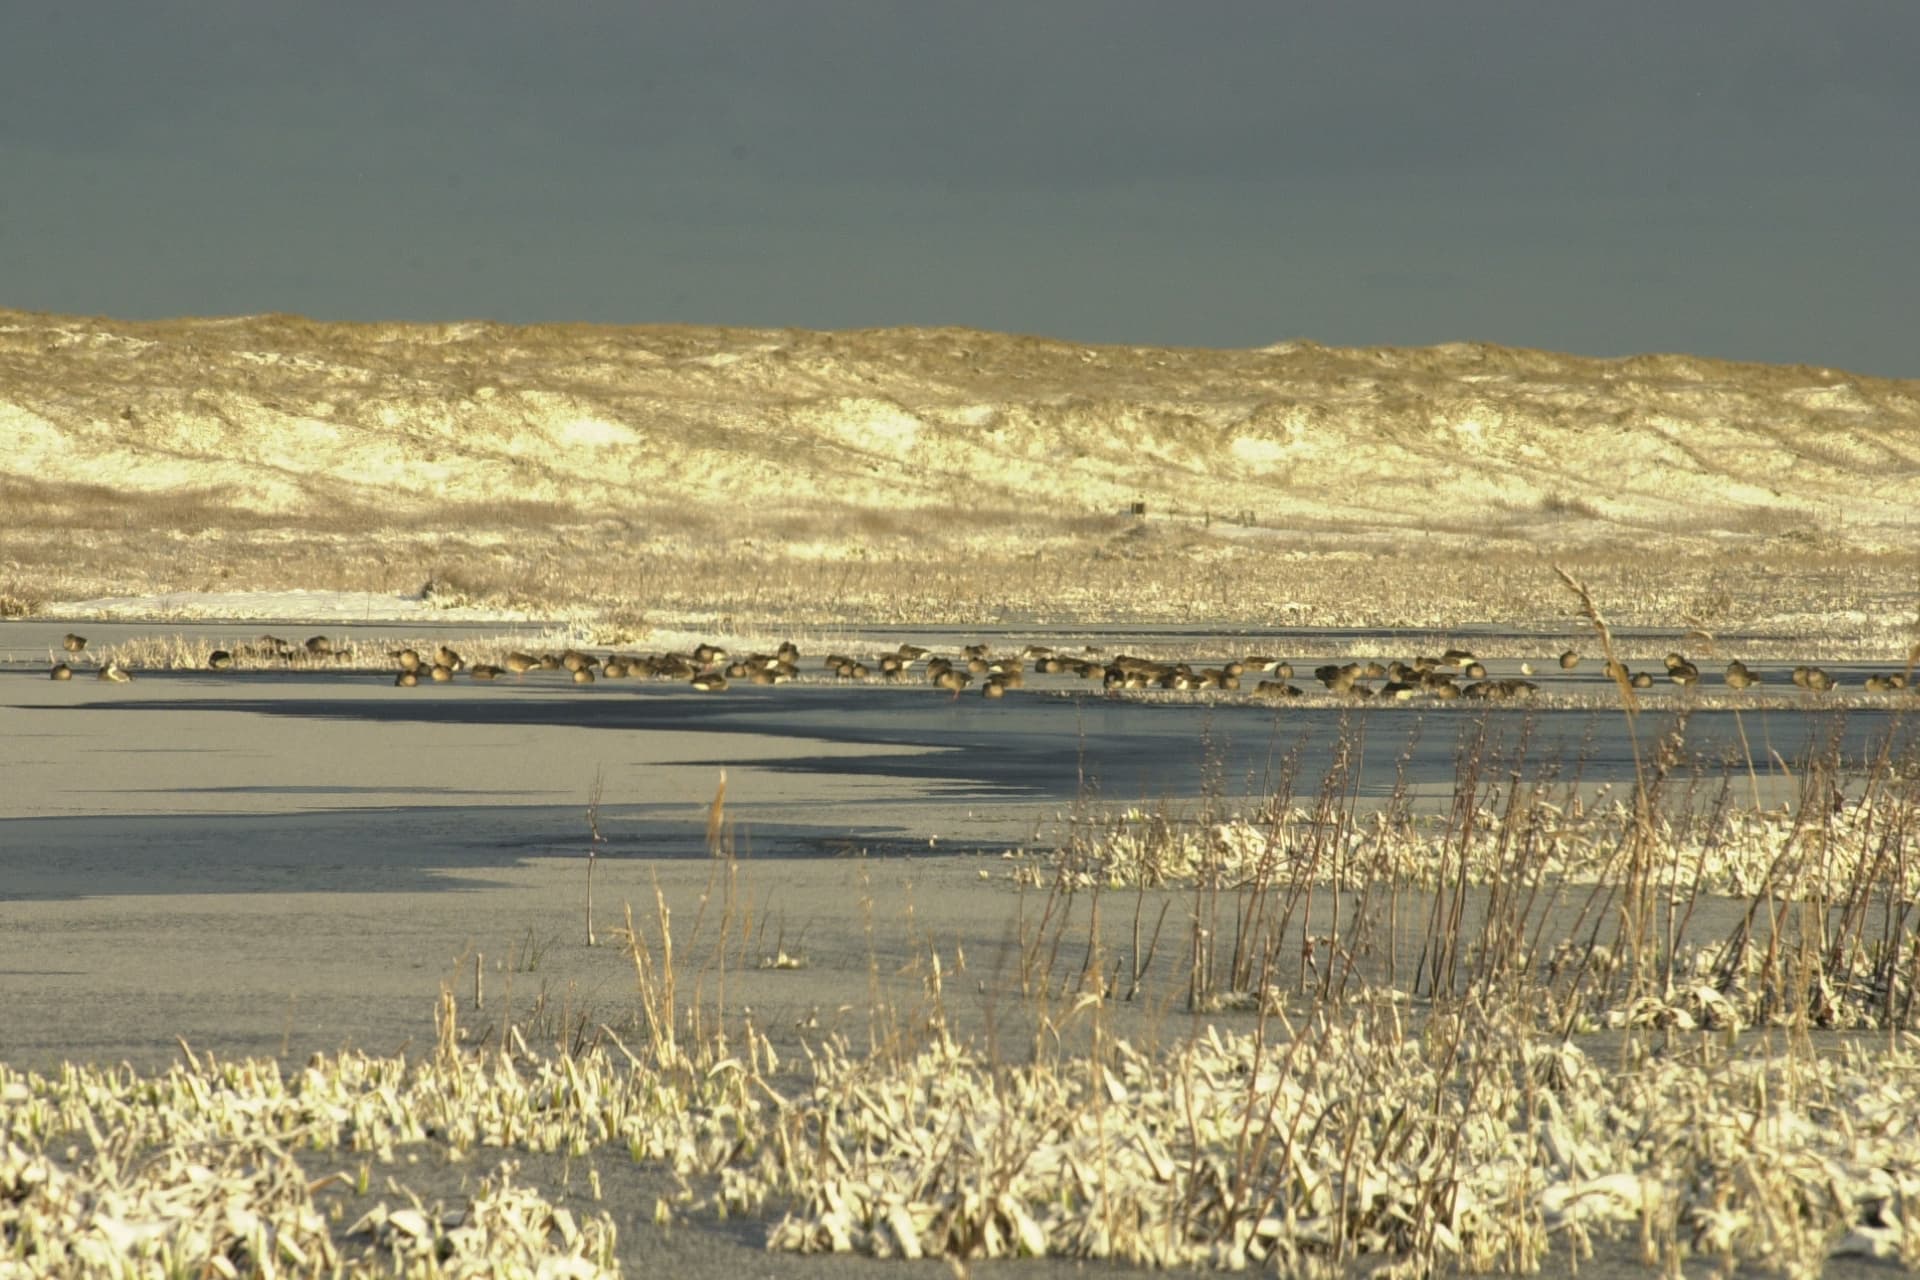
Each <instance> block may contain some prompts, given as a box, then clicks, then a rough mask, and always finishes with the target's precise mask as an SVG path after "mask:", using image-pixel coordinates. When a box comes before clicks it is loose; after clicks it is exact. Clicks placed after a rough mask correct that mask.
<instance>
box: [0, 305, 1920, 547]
mask: <svg viewBox="0 0 1920 1280" xmlns="http://www.w3.org/2000/svg"><path fill="white" fill-rule="evenodd" d="M0 441H4V444H3V445H0V480H4V481H5V483H6V486H7V492H9V493H11V494H13V495H15V496H16V497H17V496H18V495H21V494H25V493H30V492H32V491H33V490H34V489H35V488H36V487H46V486H60V485H89V486H108V487H111V488H112V489H114V490H117V491H120V492H133V491H145V492H148V493H164V492H172V491H184V492H191V493H196V494H199V495H201V496H203V497H217V498H218V501H219V506H220V507H221V508H224V509H226V510H229V511H231V512H233V513H235V515H236V516H242V515H244V516H249V517H252V518H256V519H257V518H268V519H284V520H287V521H288V522H290V523H292V522H298V521H300V520H302V519H305V518H310V517H317V516H323V515H324V516H331V517H336V518H337V517H338V516H339V515H340V514H341V513H342V512H343V511H345V512H358V513H367V514H369V515H371V516H374V517H376V518H377V517H378V516H379V515H380V514H381V513H385V514H387V515H391V516H395V517H400V516H405V517H408V518H413V519H418V518H421V517H423V516H424V517H431V515H432V514H433V513H434V512H435V511H437V510H440V509H442V508H445V509H449V510H451V509H454V508H459V509H460V510H461V511H462V512H463V513H465V515H466V516H467V517H469V518H471V517H472V516H473V515H474V514H475V513H476V512H484V511H485V510H487V509H493V510H496V511H499V512H501V513H502V517H503V519H504V518H507V517H508V516H510V515H511V513H512V511H513V510H515V508H514V507H513V506H511V505H510V504H529V505H530V506H537V507H540V508H545V509H546V514H547V516H548V517H549V518H554V519H562V520H564V519H566V518H567V517H568V516H570V515H577V516H578V517H579V518H581V519H583V520H585V519H600V518H604V517H606V516H609V515H633V514H635V513H643V514H644V515H645V516H646V517H647V518H650V519H659V518H662V513H665V512H671V511H675V510H680V511H685V512H687V513H689V514H692V513H703V514H704V515H705V516H707V517H709V518H712V517H716V516H717V517H721V518H724V516H725V514H726V513H727V512H729V511H735V510H740V509H742V508H744V507H749V506H750V507H751V508H752V509H754V510H756V511H760V512H769V511H782V510H790V511H793V512H797V513H805V512H809V511H816V510H817V511H822V512H823V513H826V514H828V515H830V514H831V513H832V512H834V511H839V512H842V513H859V512H885V513H892V514H899V513H911V512H926V513H929V514H939V515H943V516H951V515H952V514H953V513H954V512H955V511H968V510H977V511H980V512H982V513H984V514H988V515H991V514H993V513H998V512H1019V513H1022V514H1023V515H1024V516H1026V517H1028V518H1032V517H1033V516H1034V515H1035V514H1036V513H1038V514H1042V515H1048V516H1059V517H1062V518H1071V517H1076V516H1082V515H1106V514H1111V513H1112V512H1114V511H1116V510H1118V509H1121V508H1122V507H1124V506H1125V505H1126V504H1129V503H1132V502H1136V501H1142V502H1145V503H1147V504H1148V509H1149V511H1150V512H1153V513H1156V514H1158V513H1161V512H1167V511H1174V510H1178V511H1181V512H1188V513H1195V514H1198V513H1205V512H1210V513H1212V514H1214V515H1215V516H1216V517H1220V518H1222V519H1223V520H1226V521H1231V520H1237V519H1238V518H1239V517H1240V516H1241V515H1242V514H1243V513H1246V514H1251V515H1252V516H1253V517H1254V522H1255V523H1256V524H1257V525H1259V526H1261V527H1263V528H1266V529H1275V528H1281V529H1284V528H1289V527H1295V528H1305V529H1314V530H1316V531H1328V530H1334V531H1337V530H1342V529H1351V530H1353V531H1355V532H1356V533H1361V532H1366V531H1382V530H1389V531H1390V530H1393V529H1412V528H1421V529H1428V530H1437V531H1440V532H1453V533H1468V534H1471V533H1472V532H1473V531H1474V530H1475V529H1477V528H1484V529H1486V530H1487V531H1488V533H1489V534H1495V533H1505V534H1507V535H1509V536H1511V535H1512V534H1513V533H1514V532H1515V531H1516V530H1521V531H1526V532H1527V533H1528V535H1529V536H1538V537H1541V538H1545V539H1549V540H1553V541H1568V542H1575V541H1579V542H1585V541H1594V540H1598V539H1601V538H1607V537H1613V536H1617V535H1619V534H1621V533H1623V532H1641V533H1656V534H1657V533H1662V532H1675V533H1708V534H1711V533H1714V532H1716V531H1724V532H1727V533H1731V534H1741V535H1759V536H1763V537H1771V536H1780V537H1793V538H1811V537H1819V538H1821V539H1823V540H1826V541H1829V542H1831V541H1833V540H1838V541H1840V542H1843V543H1854V544H1858V545H1897V544H1899V543H1901V542H1904V541H1906V540H1907V539H1908V538H1909V537H1910V536H1911V535H1912V533H1913V530H1912V528H1911V524H1912V522H1913V520H1914V518H1915V516H1916V514H1920V497H1916V494H1920V383H1916V382H1910V381H1888V380H1883V379H1873V378H1866V377H1860V376H1855V375H1852V374H1848V373H1844V372H1840V371H1836V370H1830V369H1814V368H1806V367H1797V366H1796V367H1785V366H1766V365H1751V364H1734V363H1728V362H1722V361H1713V360H1703V359H1692V358H1687V357H1678V356H1641V357H1633V358H1629V359H1624V360H1597V359H1588V358H1581V357H1575V356H1563V355H1556V354H1551V353H1547V352H1539V351H1528V350H1514V349H1507V348H1500V347H1491V346H1484V345H1471V344H1453V345H1448V346H1442V347H1433V348H1421V349H1387V348H1377V349H1333V348H1326V347H1321V346H1317V345H1314V344H1311V343H1304V342H1293V343H1283V344H1280V345H1277V346H1274V347H1270V348H1265V349H1260V350H1245V351H1202V350H1182V349H1157V348H1141V347H1086V346H1076V345H1073V344H1069V343H1062V342H1051V341H1044V340H1038V339H1032V338H1021V337H1011V336H1006V335H1001V334H990V333H979V332H973V331H964V330H951V329H943V330H919V329H891V330H872V331H864V332H852V333H820V332H810V331H800V330H748V329H698V328H678V327H676V328H604V327H584V326H582V327H553V326H548V327H528V328H516V327H509V326H503V325H493V324H482V323H470V324H454V325H397V324H379V325H328V324H316V323H311V322H308V321H304V320H300V319H297V318H291V317H284V316H265V317H254V318H245V319H236V320H178V321H167V322H160V323H123V322H119V321H113V320H100V319H83V318H75V317H58V316H45V315H36V314H26V313H19V312H0ZM520 509H521V510H523V511H524V510H527V509H528V507H522V508H520ZM823 518H824V517H823Z"/></svg>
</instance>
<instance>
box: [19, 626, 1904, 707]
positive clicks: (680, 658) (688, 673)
mask: <svg viewBox="0 0 1920 1280" xmlns="http://www.w3.org/2000/svg"><path fill="white" fill-rule="evenodd" d="M64 645H65V648H66V650H67V652H68V653H70V654H73V655H76V656H77V655H79V654H82V653H84V652H85V650H86V648H87V641H86V638H85V637H84V636H79V635H73V634H69V635H68V636H67V637H66V639H65V641H64ZM353 657H354V654H353V651H352V650H351V649H350V648H347V647H344V646H338V645H336V644H335V643H334V641H333V640H332V639H330V638H329V637H327V636H313V637H311V638H310V639H308V640H307V641H306V642H305V643H304V644H294V643H291V642H289V641H287V640H283V639H281V638H280V637H278V636H271V635H268V636H262V637H260V638H259V639H258V640H257V641H254V642H253V643H251V644H247V645H243V646H240V647H239V648H238V649H233V650H229V649H216V650H214V651H213V653H212V654H211V655H210V656H209V658H208V660H207V666H208V667H209V668H210V669H212V670H215V671H227V670H231V669H233V668H234V666H235V664H236V662H237V661H239V660H241V659H246V660H249V661H261V660H278V661H280V662H283V663H291V662H294V661H296V660H306V661H335V662H338V661H350V660H352V658H353ZM389 657H390V659H391V660H392V661H393V663H394V664H395V665H396V667H397V671H396V673H395V676H394V683H395V684H396V685H399V686H401V687H412V686H415V685H418V684H420V683H421V682H422V681H426V682H428V683H439V684H444V683H447V682H450V681H452V680H453V679H454V678H455V676H456V675H465V676H466V677H467V678H469V679H473V680H482V681H485V680H497V679H499V678H500V677H502V676H521V675H524V674H526V673H529V672H539V671H564V672H566V673H567V674H568V677H569V678H570V679H571V680H572V681H573V682H574V683H576V684H593V683H595V682H597V681H600V680H620V679H646V680H672V681H678V682H683V683H685V684H687V685H689V686H691V687H692V688H694V689H697V690H700V691H702V692H706V693H717V692H719V691H721V690H723V689H725V688H727V686H728V685H729V684H732V683H745V684H758V685H772V684H785V683H789V682H791V681H795V680H799V679H801V678H802V671H801V666H800V661H801V657H800V650H799V648H798V647H797V646H796V645H794V644H793V642H791V641H788V642H786V643H784V644H782V645H780V646H779V647H778V648H777V649H775V650H774V651H773V652H772V653H751V654H746V655H742V656H735V655H733V654H730V653H728V651H727V650H726V649H724V648H722V647H721V646H719V645H715V644H701V645H698V646H696V647H695V648H693V649H692V650H690V651H688V652H684V653H659V654H650V655H641V654H633V653H617V652H614V653H607V654H605V655H604V656H602V655H599V654H593V653H588V652H586V651H584V650H581V649H574V648H569V649H565V650H563V651H561V652H558V653H553V652H545V653H539V654H535V653H526V652H520V651H515V652H512V653H509V654H507V655H506V656H505V658H503V659H502V660H501V661H500V662H499V663H488V662H474V663H469V662H468V661H467V660H466V659H465V658H464V657H463V656H462V655H461V654H460V653H459V652H458V651H456V650H454V649H452V648H451V647H449V646H447V645H440V646H438V647H437V648H435V649H434V650H432V651H431V652H423V651H421V650H419V649H414V648H406V649H400V650H396V651H394V652H393V653H391V654H390V655H389ZM1581 661H1582V658H1581V654H1580V653H1579V651H1578V650H1575V649H1568V650H1566V651H1565V652H1563V653H1562V654H1560V656H1559V659H1558V665H1559V667H1560V669H1561V670H1562V671H1573V670H1574V669H1575V668H1577V667H1578V666H1579V665H1580V663H1581ZM1664 665H1665V668H1666V670H1665V676H1666V678H1667V680H1668V681H1670V682H1671V683H1672V684H1674V685H1676V686H1678V687H1680V688H1682V689H1691V688H1693V687H1694V686H1696V685H1698V684H1700V682H1701V669H1700V666H1699V664H1698V663H1696V662H1695V661H1693V660H1692V659H1690V658H1688V657H1687V656H1686V655H1685V654H1682V653H1679V652H1673V653H1669V654H1667V655H1666V658H1665V663H1664ZM817 670H818V671H819V672H821V673H825V674H830V675H831V676H832V677H833V678H835V679H837V680H841V681H848V682H855V681H886V682H893V683H899V682H907V681H918V682H924V683H927V684H931V685H934V686H935V687H937V688H940V689H944V690H948V691H950V692H951V693H952V694H953V695H954V696H955V697H958V696H959V695H960V694H961V693H962V692H964V691H965V690H967V689H969V688H971V687H975V686H976V685H977V687H978V688H979V690H980V693H981V695H982V696H983V697H987V698H1002V697H1005V696H1006V693H1007V691H1008V690H1010V689H1019V688H1022V687H1024V686H1025V684H1026V680H1027V676H1028V674H1029V672H1031V673H1033V674H1036V675H1061V676H1068V677H1075V678H1078V679H1081V680H1086V681H1089V682H1092V681H1098V682H1099V684H1100V686H1101V687H1102V688H1103V689H1106V690H1149V689H1162V690H1175V691H1179V690H1186V691H1209V690H1212V691H1219V692H1232V691H1238V690H1242V689H1243V688H1245V686H1246V685H1247V684H1251V688H1245V691H1246V692H1247V693H1248V694H1250V695H1251V696H1253V697H1255V698H1258V699H1262V700H1275V701H1277V700H1284V699H1292V698H1300V697H1304V696H1305V691H1304V690H1303V689H1302V688H1301V687H1300V685H1298V684H1295V683H1293V680H1294V669H1293V664H1292V663H1290V662H1288V661H1286V660H1284V659H1280V658H1274V657H1268V656H1262V655H1257V654H1254V655H1248V656H1246V657H1244V658H1238V659H1233V660H1229V661H1224V662H1220V663H1218V664H1217V665H1195V664H1193V663H1189V662H1168V661H1161V660H1158V659H1152V658H1143V657H1136V656H1133V655H1130V654H1124V653H1123V654H1118V655H1114V656H1111V657H1108V656H1103V651H1102V650H1099V649H1096V648H1091V647H1090V648H1088V649H1085V650H1082V651H1081V652H1080V653H1079V654H1077V655H1076V654H1069V653H1064V652H1059V651H1056V650H1054V649H1052V648H1050V647H1048V646H1045V645H1027V646H1026V647H1024V648H1022V649H1021V650H1020V651H1019V652H1018V653H1005V654H1000V655H996V654H995V653H994V652H993V650H992V648H991V646H989V645H985V644H970V645H966V646H964V647H963V648H961V649H960V650H959V651H958V652H956V653H954V654H952V655H950V656H949V655H942V654H936V653H934V652H933V651H931V650H929V649H926V648H923V647H921V646H919V645H913V644H902V645H900V646H899V647H898V648H896V649H894V650H892V651H890V652H886V653H881V654H878V655H875V656H872V657H854V656H851V655H849V654H845V653H829V654H827V655H825V657H824V659H823V660H822V663H821V665H820V666H819V668H817ZM1520 670H1521V672H1522V677H1525V676H1530V675H1532V674H1533V668H1532V665H1531V664H1529V663H1523V664H1521V667H1520ZM1603 671H1604V674H1605V675H1607V676H1608V677H1609V678H1611V679H1612V680H1613V681H1614V682H1615V683H1617V684H1620V685H1622V686H1625V687H1629V688H1634V689H1647V688H1651V687H1652V686H1653V685H1654V684H1655V676H1654V674H1653V673H1652V672H1651V671H1646V670H1641V671H1634V670H1631V669H1630V668H1628V667H1627V666H1626V664H1624V663H1622V662H1619V661H1617V660H1609V661H1607V662H1606V663H1605V664H1604V666H1603ZM51 674H52V676H53V678H54V679H55V680H70V679H72V678H73V674H74V671H73V668H72V666H70V665H69V664H68V663H66V662H57V663H55V664H54V666H53V670H52V673H51ZM1312 675H1313V679H1314V680H1315V681H1317V682H1318V683H1319V684H1320V685H1321V686H1322V687H1323V688H1324V689H1325V690H1326V692H1328V693H1330V694H1336V695H1341V696H1344V697H1349V698H1355V699H1367V698H1371V699H1383V700H1386V701H1391V702H1407V701H1411V700H1414V699H1417V698H1419V699H1432V700H1437V701H1446V700H1451V699H1455V698H1469V699H1478V700H1485V701H1495V702H1504V701H1512V700H1516V699H1526V698H1530V697H1532V696H1534V695H1535V694H1537V693H1538V692H1539V691H1540V686H1539V685H1538V684H1537V683H1536V682H1534V681H1533V680H1530V679H1525V678H1513V677H1505V678H1494V677H1490V676H1489V675H1488V674H1487V669H1486V667H1485V665H1484V664H1483V663H1482V662H1480V661H1479V659H1477V658H1476V657H1475V656H1474V655H1473V653H1472V652H1471V651H1470V650H1466V649H1457V648H1455V649H1448V650H1446V651H1445V652H1443V653H1441V654H1439V655H1438V656H1419V657H1414V658H1411V659H1408V660H1405V661H1399V660H1396V661H1393V662H1381V661H1378V660H1370V661H1364V662H1362V661H1353V662H1344V663H1324V664H1321V665H1319V666H1317V667H1315V668H1314V669H1313V672H1312ZM97 676H98V678H99V679H101V680H108V681H116V682H125V681H126V680H128V679H129V678H130V677H129V675H128V673H127V672H126V671H125V670H124V669H123V668H121V667H120V666H119V664H118V663H116V662H112V661H109V662H106V663H104V664H103V665H101V666H100V668H99V669H98V672H97ZM1722 679H1723V681H1724V683H1725V685H1726V687H1727V688H1728V689H1729V690H1731V691H1734V692H1736V693H1737V692H1743V691H1745V690H1749V689H1752V688H1754V687H1756V686H1758V685H1760V684H1762V683H1763V680H1762V676H1761V674H1760V673H1759V672H1756V671H1754V670H1752V669H1751V668H1749V667H1748V666H1747V665H1746V664H1745V663H1744V662H1741V661H1739V660H1738V659H1735V660H1733V661H1731V662H1729V663H1727V665H1726V669H1725V672H1724V675H1723V676H1722ZM1791 679H1792V682H1793V684H1794V685H1795V686H1796V687H1798V688H1801V689H1804V690H1806V691H1808V692H1810V693H1816V694H1823V693H1829V692H1831V691H1833V690H1834V689H1836V688H1837V687H1839V682H1838V681H1837V680H1836V679H1835V678H1834V677H1833V676H1832V675H1831V674H1829V673H1828V672H1827V671H1825V670H1824V669H1822V668H1820V667H1816V666H1805V665H1803V666H1797V667H1795V668H1793V671H1792V676H1791ZM1908 687H1909V682H1908V677H1907V676H1906V675H1905V674H1902V673H1892V674H1884V675H1881V674H1876V675H1870V676H1867V677H1866V678H1865V681H1864V688H1865V690H1866V691H1867V692H1869V693H1885V692H1892V691H1895V690H1900V689H1906V688H1908Z"/></svg>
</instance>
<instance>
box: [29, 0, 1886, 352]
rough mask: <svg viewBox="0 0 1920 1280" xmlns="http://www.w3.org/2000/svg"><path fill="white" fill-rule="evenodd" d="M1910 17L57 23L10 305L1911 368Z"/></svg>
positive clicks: (691, 8) (1281, 7)
mask: <svg viewBox="0 0 1920 1280" xmlns="http://www.w3.org/2000/svg"><path fill="white" fill-rule="evenodd" d="M1916 67H1920V4H1913V3H1909V2H1908V0H1889V2H1887V3H1881V4H1864V3H1862V4H1848V3H1784V2H1782V0H1741V2H1738V3H1733V2H1722V0H1710V2H1695V3H1673V2H1670V0H1662V2H1660V3H1641V2H1638V0H1635V2H1622V0H1607V2H1606V3H1590V4H1563V3H1555V2H1550V0H1545V2H1543V0H1526V2H1524V3H1519V2H1516V3H1510V4H1509V3H1487V2H1484V0H1458V2H1454V0H1381V2H1378V3H1364V2H1353V0H1339V2H1335V0H1328V2H1327V3H1323V4H1313V5H1304V4H1287V3H1279V2H1278V0H1271V2H1268V3H1251V2H1250V3H1220V4H1198V3H1167V4H1145V3H1129V2H1126V0H1051V2H1049V0H1014V2H1010V3H999V4H995V3H981V2H979V0H966V2H965V3H945V2H935V0H911V2H909V0H902V2H901V3H896V4H882V3H841V2H831V0H778V2H773V0H768V2H764V3H752V4H745V3H722V2H720V0H708V2H706V3H691V4H684V5H663V4H652V3H624V4H614V3H607V4H597V5H589V4H571V3H553V4H532V3H525V2H524V0H513V2H511V3H494V2H491V0H459V2H458V3H451V2H433V3H404V2H403V3H380V4H355V3H335V2H333V0H325V2H322V0H313V2H311V3H286V2H275V0H257V2H252V3H248V2H244V0H230V2H228V3H219V4H212V3H207V4H189V3H146V2H141V3H129V2H124V0H122V2H105V3H75V4H59V3H41V4H14V5H9V6H7V13H6V16H5V20H4V23H0V305H4V306H12V307H20V308H28V309H33V310H44V311H63V312H86V313H100V314H107V315H116V316H123V317H156V316H166V315H187V314H234V313H248V312H259V311H292V312H299V313H302V314H306V315H312V316H317V317H322V318H330V319H376V318H394V319H411V320H441V319H459V318H469V317H487V318H492V319H498V320H504V321H534V320H585V321H606V322H616V323H651V322H673V321H693V322H712V323H720V324H755V325H799V326H807V327H818V328H847V327H854V326H867V325H892V324H962V325H975V326H980V327H984V328H990V329H1000V330H1012V331H1017V332H1026V333H1040V334H1047V335H1051V336H1056V337H1063V338H1071V339H1078V340H1084V341H1121V342H1150V343H1171V344H1185V345H1199V346H1254V345H1260V344H1264V343H1268V342H1273V341H1276V340H1279V339H1282V338H1289V337H1309V338H1314V339H1317V340H1320V341H1323V342H1330V343H1339V344H1373V343H1395V344H1407V343H1430V342H1442V341H1449V340H1455V339H1482V340H1487V341H1494V342H1504V343H1515V344H1521V345H1526V346H1538V347H1547V348H1552V349H1556V350H1565V351H1577V352H1582V353H1586V354H1593V355H1619V354H1626V353H1629V352H1634V351H1688V352H1697V353H1701V354H1707V355H1716V356H1728V357H1734V358H1740V359H1753V360H1767V361H1794V362H1808V363H1817V364H1827V365H1836V366H1840V367H1843V368H1850V369H1856V370H1860V371H1863V372H1869V373H1879V374H1887V375H1894V376H1903V377H1915V376H1920V232H1917V231H1916V228H1920V73H1916V70H1915V68H1916Z"/></svg>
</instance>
